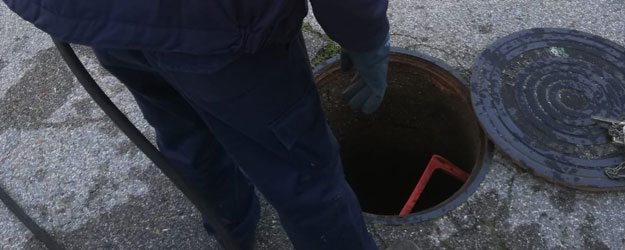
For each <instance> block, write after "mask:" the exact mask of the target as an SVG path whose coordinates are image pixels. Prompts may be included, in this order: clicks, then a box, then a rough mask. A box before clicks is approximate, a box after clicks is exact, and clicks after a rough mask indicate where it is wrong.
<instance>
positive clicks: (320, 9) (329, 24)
mask: <svg viewBox="0 0 625 250" xmlns="http://www.w3.org/2000/svg"><path fill="white" fill-rule="evenodd" d="M310 2H311V4H312V8H313V12H314V14H315V17H316V18H317V21H319V24H321V27H322V28H323V29H324V30H325V32H326V33H327V34H328V36H330V38H332V40H334V41H336V42H337V43H339V44H340V45H341V46H342V47H344V48H346V49H348V50H352V51H358V52H363V51H369V50H373V49H375V48H377V47H379V46H380V45H382V43H384V40H385V38H386V36H387V35H388V30H389V23H388V18H387V17H386V9H387V7H388V0H310Z"/></svg>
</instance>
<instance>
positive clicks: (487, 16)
mask: <svg viewBox="0 0 625 250" xmlns="http://www.w3.org/2000/svg"><path fill="white" fill-rule="evenodd" d="M388 15H389V18H390V21H391V42H392V46H395V47H401V48H405V49H409V50H413V51H418V52H421V53H425V54H428V55H431V56H433V57H436V58H438V59H440V60H442V61H443V62H445V63H447V64H449V65H450V66H451V67H452V68H453V69H454V70H456V71H457V72H459V73H460V74H461V75H462V76H463V77H465V78H469V76H470V73H471V72H470V69H471V65H472V63H473V61H474V60H475V58H476V57H477V56H478V55H479V53H480V52H481V51H483V50H484V49H485V48H486V46H488V45H489V44H490V43H492V42H494V41H496V40H497V39H498V38H501V37H504V36H506V35H508V34H510V33H513V32H516V31H520V30H524V29H528V28H535V27H559V28H569V29H577V30H581V31H585V32H588V33H592V34H595V35H599V36H602V37H604V38H607V39H610V40H612V41H614V42H616V43H617V44H620V45H625V1H624V0H593V1H588V0H545V1H532V0H471V1H469V0H435V1H434V0H421V1H414V0H391V3H390V6H389V12H388ZM305 21H306V23H307V26H308V29H306V30H305V31H304V36H305V39H306V42H307V45H308V49H309V55H310V57H311V59H314V58H315V57H316V56H318V55H317V54H318V53H320V52H319V51H323V49H324V47H327V46H329V42H328V40H327V38H326V37H325V36H324V35H323V34H324V33H323V29H322V28H321V27H320V26H319V25H318V24H317V22H316V21H315V19H314V17H312V16H311V15H309V17H307V18H306V20H305ZM75 49H76V50H77V53H78V54H79V57H80V58H81V60H82V61H83V63H85V64H86V66H87V68H88V70H89V71H90V72H91V73H92V74H93V75H94V77H95V79H97V80H98V83H99V84H100V85H101V86H102V87H103V88H104V90H105V91H106V92H107V94H108V95H109V96H111V98H112V100H113V101H114V102H115V103H116V104H117V105H118V106H119V107H120V108H121V109H122V110H123V111H124V112H125V113H126V114H127V115H128V116H129V117H130V119H131V120H132V121H133V122H134V123H135V124H136V125H137V126H138V127H139V128H140V129H141V130H142V131H143V132H144V133H146V134H147V135H148V137H150V138H152V139H153V136H154V135H153V131H152V129H151V128H150V127H149V125H148V124H147V123H146V122H144V121H143V120H142V117H141V114H140V112H139V109H138V108H137V106H136V105H135V104H134V102H133V99H132V97H131V95H130V94H129V92H128V91H127V90H125V89H124V88H123V86H122V85H121V84H120V83H118V82H117V80H116V79H115V78H114V77H112V76H111V75H110V74H108V73H107V72H106V71H105V70H103V69H102V68H101V67H100V66H99V65H98V64H97V62H96V60H95V58H94V55H93V53H92V52H91V51H90V50H89V49H88V48H85V47H81V46H76V47H75ZM324 56H325V55H324ZM0 117H1V119H0V186H2V187H3V188H5V189H6V190H7V191H8V192H9V193H10V194H11V195H12V196H13V197H14V198H15V199H16V200H17V201H18V202H19V203H20V204H21V205H22V206H23V207H24V208H25V210H26V212H27V213H28V214H30V215H31V216H32V217H33V218H35V220H36V221H37V222H38V223H40V224H41V225H42V226H43V227H44V228H46V229H47V230H49V231H50V232H51V233H52V234H53V235H54V237H55V238H57V239H58V240H59V242H61V243H62V244H63V245H65V246H66V247H67V248H68V249H220V248H219V247H218V246H217V243H216V241H215V240H214V239H213V238H212V237H210V236H208V235H207V234H206V233H205V232H204V231H203V228H202V226H201V224H200V221H199V214H198V213H197V212H196V211H194V209H193V208H192V207H191V204H190V203H189V202H188V201H186V200H185V198H184V197H183V196H182V195H181V194H180V192H178V191H177V190H176V189H175V188H174V187H173V185H171V184H170V183H169V182H168V181H167V179H166V178H165V177H164V176H163V175H162V174H161V173H159V171H158V170H157V169H156V168H155V167H154V166H153V165H152V163H151V162H150V161H149V160H148V159H147V158H146V157H145V156H143V155H142V153H141V152H139V150H138V149H137V148H136V147H134V146H133V145H132V144H131V143H130V142H129V141H128V139H126V138H125V137H124V135H123V134H122V133H121V132H120V131H118V130H117V128H116V127H115V126H114V125H113V124H112V123H111V121H110V120H109V119H108V118H107V117H106V116H105V115H104V114H103V112H101V111H100V110H99V109H98V107H97V106H96V105H95V104H94V103H93V102H92V101H91V100H90V99H89V97H88V96H87V94H86V93H85V92H84V91H83V90H82V89H81V87H80V86H79V84H78V83H77V81H76V80H75V79H74V77H73V76H72V75H71V73H70V72H69V70H68V69H67V67H66V66H65V65H64V64H63V62H62V61H61V59H60V56H59V54H58V53H57V52H56V51H55V49H54V47H53V44H52V42H51V40H50V39H49V37H47V36H46V34H45V33H42V32H41V31H38V30H37V29H36V28H34V27H33V26H32V25H30V24H29V23H27V22H25V21H23V20H21V19H20V18H19V17H18V16H16V15H15V14H13V13H12V12H10V11H9V10H8V8H7V7H6V6H4V5H3V4H0ZM368 226H369V229H370V231H371V232H372V234H373V235H374V237H375V239H376V241H377V242H378V243H379V244H380V246H381V248H382V249H383V248H385V247H386V246H387V245H389V244H390V243H391V242H393V241H395V240H401V239H408V240H413V241H414V242H416V243H417V244H418V245H419V246H421V247H422V248H423V249H614V250H619V249H625V192H603V193H589V192H584V191H576V190H572V189H568V188H563V187H560V186H558V185H555V184H552V183H549V182H546V181H544V180H543V179H540V178H537V177H534V176H533V175H532V174H531V173H529V172H526V171H525V170H523V169H521V168H519V167H517V166H515V165H514V164H513V162H512V160H511V159H509V158H508V157H507V156H505V155H504V154H502V153H500V152H499V151H497V152H496V153H495V158H494V162H493V164H492V166H491V169H490V171H489V173H488V174H487V176H486V178H485V180H484V181H483V182H482V184H481V186H480V187H479V188H478V190H477V191H476V192H475V193H474V194H473V195H472V196H471V197H470V198H469V200H468V201H467V202H465V203H463V204H462V205H461V206H459V207H458V208H457V209H455V210H453V211H451V212H450V213H448V214H446V215H445V216H442V217H440V218H438V219H435V220H431V221H427V222H423V223H419V224H414V225H405V226H389V225H382V224H369V225H368ZM0 236H1V237H0V249H45V248H44V247H43V246H42V245H41V244H40V243H39V242H38V241H36V240H35V239H34V238H33V237H32V234H31V233H30V232H29V231H28V230H26V229H25V227H24V226H23V225H22V224H20V222H19V221H18V220H17V219H15V217H14V216H13V215H12V214H11V213H9V211H8V210H7V209H6V207H4V205H0ZM257 240H258V243H259V249H261V250H264V249H267V250H283V249H291V245H290V243H289V241H288V238H287V237H286V235H285V234H284V231H283V229H282V228H281V226H280V223H279V221H278V218H277V215H276V213H275V211H274V210H273V209H272V208H271V206H270V205H268V204H267V203H266V202H265V201H263V206H262V220H261V222H260V225H259V230H258V235H257Z"/></svg>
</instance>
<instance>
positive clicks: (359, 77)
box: [341, 36, 390, 114]
mask: <svg viewBox="0 0 625 250" xmlns="http://www.w3.org/2000/svg"><path fill="white" fill-rule="evenodd" d="M389 51H390V41H389V36H387V37H386V39H385V41H384V43H383V44H382V45H381V46H380V47H378V48H376V49H374V50H371V51H367V52H354V51H348V50H346V49H342V50H341V69H343V70H350V69H351V68H352V67H353V66H356V70H357V71H358V72H356V75H355V76H354V78H353V79H352V85H351V86H349V87H348V88H347V89H345V91H344V92H343V99H345V101H347V102H348V104H349V106H350V107H351V108H352V109H353V110H357V111H358V110H360V111H362V112H363V113H364V114H373V112H375V111H376V110H378V108H379V107H380V105H381V104H382V99H383V98H384V92H385V91H386V86H387V84H386V73H387V72H388V54H389Z"/></svg>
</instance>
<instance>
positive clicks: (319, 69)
mask: <svg viewBox="0 0 625 250" xmlns="http://www.w3.org/2000/svg"><path fill="white" fill-rule="evenodd" d="M391 53H396V54H402V55H407V56H411V57H414V58H415V59H418V60H421V61H425V62H427V63H429V64H432V65H433V66H436V67H438V68H440V69H442V70H443V71H445V72H447V73H448V74H449V75H450V76H451V77H453V78H454V79H455V80H457V81H458V82H459V83H460V84H461V85H462V86H461V87H462V88H463V89H464V90H466V94H467V96H466V97H467V100H466V101H467V105H469V107H468V108H469V109H471V110H473V105H472V103H471V100H470V99H469V93H470V90H469V88H468V86H469V85H468V81H467V80H466V79H464V78H463V77H462V76H460V75H459V74H458V73H457V72H456V71H454V70H453V69H452V68H451V67H450V66H448V65H447V64H445V63H443V62H442V61H440V60H438V59H436V58H434V57H432V56H429V55H425V54H422V53H419V52H414V51H411V50H407V49H403V48H397V47H391ZM339 60H340V56H334V57H332V58H330V59H327V60H325V61H323V62H322V63H320V64H319V65H317V66H316V67H315V68H314V69H313V75H314V78H315V79H318V76H319V74H320V73H321V74H322V75H321V76H322V77H323V76H325V75H326V74H328V72H325V71H327V70H330V69H331V68H332V67H334V68H336V69H338V63H339ZM474 113H475V112H474ZM475 118H476V122H477V123H478V124H477V125H478V127H479V129H480V138H482V142H483V143H482V144H483V145H482V150H481V151H480V153H479V154H478V157H477V159H476V163H475V168H478V167H479V169H478V170H475V171H473V172H472V173H471V175H470V177H469V180H467V182H466V183H465V184H464V185H463V186H462V187H461V188H460V189H459V190H458V191H456V193H454V194H453V195H452V196H450V197H449V198H447V199H446V200H445V201H443V202H441V203H439V204H437V205H436V206H434V207H431V208H428V209H426V210H423V211H420V212H417V213H412V214H409V215H405V216H399V215H378V214H373V213H368V212H364V211H363V212H362V213H363V215H364V218H365V221H366V222H367V223H374V224H375V223H377V224H385V225H406V224H415V223H420V222H424V221H427V220H431V219H435V218H439V217H441V216H443V215H445V214H446V213H448V212H450V211H452V210H454V209H456V208H457V207H459V206H460V205H461V204H463V203H464V202H466V201H467V200H468V199H469V197H470V196H471V195H472V194H473V193H475V191H476V190H477V188H478V187H479V186H480V184H481V183H482V182H483V181H484V179H485V177H486V174H487V173H488V170H489V169H490V165H491V163H492V160H493V155H494V146H493V144H492V143H491V141H490V140H489V139H488V137H487V133H486V132H485V130H484V128H483V127H482V125H481V123H480V122H479V119H478V117H477V116H476V117H475ZM478 165H479V166H478Z"/></svg>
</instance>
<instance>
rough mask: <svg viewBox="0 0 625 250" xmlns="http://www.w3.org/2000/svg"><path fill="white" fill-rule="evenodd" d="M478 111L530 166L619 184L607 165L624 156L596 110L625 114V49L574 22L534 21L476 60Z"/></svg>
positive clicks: (556, 177) (576, 183)
mask: <svg viewBox="0 0 625 250" xmlns="http://www.w3.org/2000/svg"><path fill="white" fill-rule="evenodd" d="M471 84H472V86H471V98H472V101H473V105H474V108H475V111H476V113H477V115H478V117H479V119H480V121H481V123H482V125H483V126H484V128H485V129H486V131H487V132H488V134H489V135H490V136H491V138H492V140H493V141H494V142H495V143H496V144H497V145H498V146H499V147H500V148H501V149H502V150H503V151H505V152H506V153H507V154H509V155H510V156H511V157H513V158H514V159H516V160H518V161H519V163H520V164H521V165H522V166H525V167H527V168H529V169H530V170H532V171H534V172H535V173H536V174H538V175H541V176H544V177H546V178H548V179H551V180H553V181H555V182H559V183H562V184H565V185H568V186H571V187H576V188H581V189H618V188H623V187H625V180H610V179H608V178H607V177H606V176H605V174H604V173H603V169H604V168H606V167H611V166H614V165H617V164H619V163H620V162H622V161H623V151H622V150H623V149H622V148H618V147H615V146H614V145H612V144H610V140H611V138H609V137H608V134H607V127H606V126H605V125H603V124H598V123H596V122H594V121H592V120H591V119H590V117H591V115H595V116H600V117H604V118H612V119H617V120H623V118H625V112H624V109H625V50H624V49H623V48H622V47H621V46H619V45H617V44H615V43H612V42H610V41H608V40H605V39H603V38H601V37H598V36H594V35H591V34H587V33H583V32H579V31H572V30H566V29H532V30H526V31H521V32H518V33H515V34H512V35H510V36H507V37H505V38H503V39H501V40H499V41H497V42H495V43H494V44H492V45H491V46H490V47H489V48H488V49H486V51H484V52H483V53H482V55H481V56H480V57H479V58H478V60H477V61H476V62H475V65H474V69H473V77H472V79H471Z"/></svg>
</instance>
